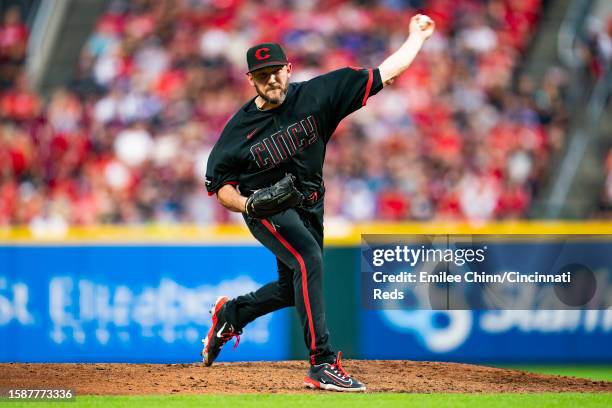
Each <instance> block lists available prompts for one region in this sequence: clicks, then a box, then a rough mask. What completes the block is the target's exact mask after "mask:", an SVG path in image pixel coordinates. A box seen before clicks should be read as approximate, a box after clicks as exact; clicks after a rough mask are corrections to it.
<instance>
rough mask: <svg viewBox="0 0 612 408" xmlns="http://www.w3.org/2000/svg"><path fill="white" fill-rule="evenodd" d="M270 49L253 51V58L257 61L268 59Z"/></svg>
mask: <svg viewBox="0 0 612 408" xmlns="http://www.w3.org/2000/svg"><path fill="white" fill-rule="evenodd" d="M269 51H270V49H269V48H267V47H266V48H259V49H258V50H257V51H255V58H257V59H258V60H260V61H261V60H265V59H268V58H270V54H269ZM264 52H268V54H264Z"/></svg>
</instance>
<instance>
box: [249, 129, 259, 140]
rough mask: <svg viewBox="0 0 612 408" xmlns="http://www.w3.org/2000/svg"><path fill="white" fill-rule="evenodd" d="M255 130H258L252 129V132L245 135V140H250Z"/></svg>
mask: <svg viewBox="0 0 612 408" xmlns="http://www.w3.org/2000/svg"><path fill="white" fill-rule="evenodd" d="M257 129H259V128H255V129H253V131H252V132H250V133H248V134H247V139H250V138H252V137H253V135H254V134H255V132H257Z"/></svg>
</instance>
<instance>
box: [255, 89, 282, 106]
mask: <svg viewBox="0 0 612 408" xmlns="http://www.w3.org/2000/svg"><path fill="white" fill-rule="evenodd" d="M287 88H288V87H286V88H281V95H280V96H279V97H277V98H271V97H269V96H268V95H266V93H265V92H261V91H260V90H259V88H256V89H257V94H258V95H259V96H260V97H261V99H263V100H264V101H266V103H269V104H271V105H280V104H281V103H283V102H285V98H286V97H287Z"/></svg>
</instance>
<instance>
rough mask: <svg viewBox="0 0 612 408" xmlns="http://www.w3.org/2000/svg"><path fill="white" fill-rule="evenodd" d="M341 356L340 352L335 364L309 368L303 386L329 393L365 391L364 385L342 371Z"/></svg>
mask: <svg viewBox="0 0 612 408" xmlns="http://www.w3.org/2000/svg"><path fill="white" fill-rule="evenodd" d="M341 356H342V352H338V357H336V362H335V363H333V364H329V363H323V364H317V365H313V366H311V367H310V370H308V374H307V375H306V377H304V385H305V386H306V387H307V388H312V389H321V390H330V391H349V392H360V391H365V390H366V386H365V385H363V384H362V383H360V382H359V381H357V380H356V379H354V378H352V377H351V376H350V375H348V374H347V372H346V371H344V368H342V364H341V363H340V357H341Z"/></svg>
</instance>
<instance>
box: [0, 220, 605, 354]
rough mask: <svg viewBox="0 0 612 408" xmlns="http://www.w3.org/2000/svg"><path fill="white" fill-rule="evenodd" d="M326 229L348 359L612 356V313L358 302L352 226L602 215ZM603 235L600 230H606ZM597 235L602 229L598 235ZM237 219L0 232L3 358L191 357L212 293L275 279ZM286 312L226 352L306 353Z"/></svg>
mask: <svg viewBox="0 0 612 408" xmlns="http://www.w3.org/2000/svg"><path fill="white" fill-rule="evenodd" d="M330 230H332V228H329V227H328V229H327V231H326V232H327V236H328V238H327V247H326V251H325V268H326V269H325V270H326V274H325V289H326V304H327V309H328V322H329V326H330V330H331V332H332V339H333V342H334V344H335V345H336V346H337V347H338V348H339V349H341V350H343V351H344V352H345V353H346V354H347V355H348V356H350V357H361V358H376V359H380V358H384V359H387V358H389V359H400V358H401V359H404V358H409V359H417V360H448V361H475V362H570V361H571V362H596V363H601V362H607V363H610V362H612V348H611V347H610V344H612V310H607V311H575V310H572V311H505V312H504V311H482V312H471V311H448V312H443V311H402V310H398V311H370V310H363V309H362V308H361V306H360V302H359V279H358V278H359V270H360V269H359V257H360V251H359V247H358V245H359V242H360V241H359V238H360V235H359V232H364V233H365V232H367V233H395V234H401V233H411V234H419V233H429V234H431V233H463V234H469V233H487V234H491V233H502V234H503V233H512V234H521V233H524V234H533V233H538V234H569V233H581V234H585V233H586V234H612V223H582V224H550V223H530V224H516V223H512V224H488V225H479V226H472V225H467V224H439V225H438V224H404V225H365V226H340V227H338V226H334V228H333V231H330ZM604 238H605V237H604V236H603V235H602V239H604ZM605 239H607V238H605ZM275 267H276V266H275V260H274V258H273V256H272V255H271V254H270V253H269V252H267V251H266V250H265V249H264V248H262V247H260V246H259V245H258V244H257V243H256V242H255V241H254V240H253V239H252V238H250V236H249V235H248V232H247V231H245V230H244V229H243V228H242V227H236V226H228V227H213V228H198V227H182V226H178V227H177V226H172V227H162V226H147V227H138V228H118V227H104V228H91V229H71V230H67V231H63V232H62V231H60V232H59V233H58V231H55V232H53V233H48V232H47V233H45V234H42V235H41V233H40V231H38V232H35V231H30V230H27V229H0V361H5V362H6V361H36V362H38V361H55V362H59V361H82V362H93V361H126V362H191V361H196V360H197V359H198V353H199V351H200V349H201V346H200V339H201V337H202V335H203V334H204V333H205V331H206V330H207V329H208V325H209V321H210V319H209V315H208V312H207V310H208V308H209V306H210V305H211V304H212V303H213V302H214V299H215V298H216V296H218V295H220V294H228V295H230V296H233V295H237V294H240V293H244V292H247V291H250V290H253V289H255V288H257V287H258V286H260V285H262V284H264V283H266V282H268V281H271V280H274V279H275V274H276V272H275ZM294 313H295V312H294V310H293V309H285V310H283V311H280V312H278V313H275V314H273V315H271V316H267V317H265V318H262V319H259V320H257V321H256V322H254V323H253V324H252V325H250V326H248V327H247V328H246V330H245V333H244V335H243V336H242V339H241V343H240V346H239V347H238V348H237V349H236V350H234V351H231V350H227V351H224V353H223V355H222V357H223V360H225V361H236V360H282V359H287V358H304V357H305V353H306V351H305V347H304V345H303V340H302V334H301V332H300V330H299V328H298V327H297V321H296V320H297V319H295V317H294Z"/></svg>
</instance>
